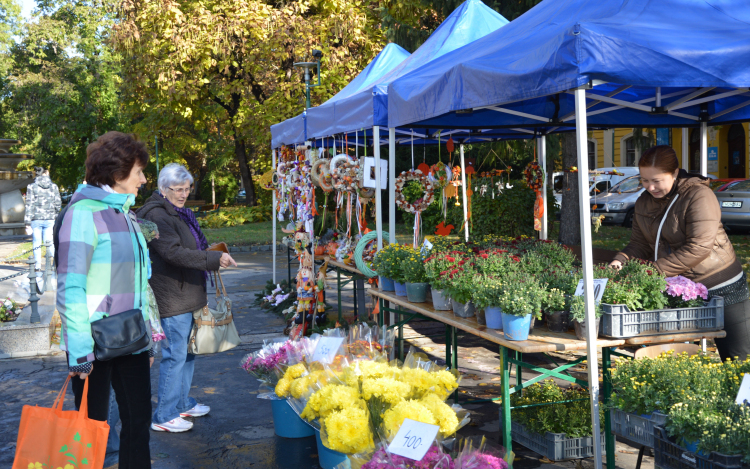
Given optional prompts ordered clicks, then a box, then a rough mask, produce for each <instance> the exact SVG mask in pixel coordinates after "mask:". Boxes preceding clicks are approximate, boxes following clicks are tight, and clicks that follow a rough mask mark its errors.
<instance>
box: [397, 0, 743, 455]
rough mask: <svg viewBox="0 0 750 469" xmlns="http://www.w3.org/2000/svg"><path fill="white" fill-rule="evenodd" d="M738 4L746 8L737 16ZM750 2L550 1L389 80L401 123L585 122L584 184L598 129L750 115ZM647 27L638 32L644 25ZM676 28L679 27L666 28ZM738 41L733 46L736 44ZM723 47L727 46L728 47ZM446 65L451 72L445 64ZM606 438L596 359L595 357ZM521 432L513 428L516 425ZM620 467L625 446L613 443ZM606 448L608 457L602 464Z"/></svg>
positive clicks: (585, 253) (584, 222) (586, 209)
mask: <svg viewBox="0 0 750 469" xmlns="http://www.w3.org/2000/svg"><path fill="white" fill-rule="evenodd" d="M731 12H740V13H738V15H739V16H735V15H734V13H731ZM743 15H746V6H745V5H743V4H742V2H721V6H718V5H713V4H712V2H703V3H700V4H696V3H695V2H688V1H684V0H668V1H663V2H658V3H657V2H650V1H646V0H641V1H635V2H624V3H623V2H598V1H584V2H581V1H577V0H576V1H573V0H568V1H562V2H560V1H558V2H551V1H546V2H543V3H541V4H540V5H538V6H536V7H535V8H533V9H532V10H530V11H529V12H527V13H526V14H525V15H523V16H521V17H520V18H518V19H517V20H515V21H514V22H512V23H511V24H510V25H508V26H506V27H504V28H502V29H501V30H498V31H496V32H494V33H491V34H489V35H488V36H486V37H484V38H482V39H479V40H477V41H476V42H475V43H473V44H471V45H470V46H469V47H465V48H463V49H460V50H457V51H454V52H453V53H449V54H446V55H445V56H443V57H440V58H438V59H436V60H435V61H434V62H433V63H432V64H431V66H430V67H425V68H424V69H421V70H417V71H415V72H412V73H410V74H408V75H407V76H404V77H402V78H400V79H398V80H395V81H394V82H393V83H391V84H390V85H389V90H388V100H389V121H388V125H389V126H390V127H391V128H395V127H402V126H409V125H414V126H424V127H432V128H446V127H450V128H458V127H460V128H469V129H471V128H488V127H489V128H492V127H519V126H523V127H526V128H533V129H537V130H538V131H539V132H540V135H544V134H546V133H548V132H549V131H552V130H556V128H557V127H558V126H561V125H565V124H566V123H569V124H572V123H573V122H575V124H576V140H577V147H578V183H579V186H581V187H583V186H585V185H586V182H587V174H588V161H587V154H586V149H587V144H586V141H587V128H588V125H589V124H596V125H600V126H609V127H618V126H619V127H622V126H633V127H662V126H664V127H679V126H686V127H687V126H699V127H700V128H701V136H702V139H701V149H702V151H701V153H702V159H701V161H702V163H701V172H702V174H704V175H705V174H706V132H707V126H708V124H709V123H711V124H714V125H719V124H721V123H725V122H733V121H738V120H747V119H748V117H750V115H749V114H748V113H750V107H748V105H750V99H748V94H747V91H748V88H747V87H748V85H750V71H749V70H748V68H747V67H745V66H743V65H739V66H738V64H746V63H748V58H750V41H749V40H748V39H750V32H749V31H748V29H747V28H746V21H743V20H742V16H743ZM636 31H637V34H634V32H636ZM665 31H668V33H667V34H665ZM727 41H730V42H731V44H732V47H726V45H727ZM717 51H720V52H717ZM440 69H442V72H440ZM579 203H580V206H581V230H582V240H583V249H582V257H583V269H584V276H583V277H584V284H585V289H584V295H585V305H586V318H587V319H586V322H587V326H588V327H587V329H588V330H589V334H590V335H589V337H588V341H587V342H588V354H589V356H592V357H593V356H596V343H595V340H594V337H593V333H594V327H593V325H594V323H593V321H594V318H593V316H594V314H593V310H594V297H593V293H594V288H593V262H592V261H591V259H592V252H591V224H590V200H589V194H588V192H587V191H580V200H579ZM589 374H590V379H589V383H590V384H591V410H592V418H593V419H594V422H595V425H594V438H595V440H596V441H597V443H596V444H595V445H594V446H595V447H596V448H598V447H599V445H598V438H599V431H598V429H599V425H598V418H595V417H594V416H598V414H599V392H598V386H597V384H598V380H597V379H596V375H597V366H596V361H595V360H591V361H590V366H589ZM504 432H506V434H505V440H506V441H508V442H509V441H510V433H509V429H507V428H506V429H504ZM607 450H608V451H607V458H608V461H607V462H608V464H607V465H608V466H612V467H613V466H614V447H613V446H610V447H608V448H607ZM601 463H602V460H601V454H600V453H598V454H597V457H596V464H597V467H601Z"/></svg>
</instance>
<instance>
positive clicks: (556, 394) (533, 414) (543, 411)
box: [511, 379, 604, 438]
mask: <svg viewBox="0 0 750 469" xmlns="http://www.w3.org/2000/svg"><path fill="white" fill-rule="evenodd" d="M588 397H589V393H588V391H587V390H586V389H583V388H578V387H574V388H571V389H563V388H561V387H560V386H558V385H557V384H555V382H554V381H553V380H551V379H548V380H545V381H543V382H541V383H535V384H532V385H531V386H529V387H528V388H526V389H524V390H523V393H516V394H513V395H511V404H512V405H513V406H514V407H515V406H525V405H532V404H543V403H548V402H559V401H573V402H565V403H562V404H550V405H545V406H538V407H530V408H526V409H516V410H514V411H513V419H514V420H515V421H517V422H519V423H521V424H522V425H524V426H525V427H526V428H527V429H529V430H531V431H532V432H535V433H539V434H541V435H544V434H545V433H547V432H552V433H565V434H566V435H567V436H568V437H571V438H580V437H584V436H591V426H592V425H591V406H590V403H589V399H587V398H588ZM599 418H600V420H602V421H604V409H602V408H600V409H599Z"/></svg>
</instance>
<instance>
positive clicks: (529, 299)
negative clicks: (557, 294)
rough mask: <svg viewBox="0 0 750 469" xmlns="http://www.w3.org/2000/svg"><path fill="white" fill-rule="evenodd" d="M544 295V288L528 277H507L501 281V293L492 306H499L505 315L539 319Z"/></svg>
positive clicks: (521, 275)
mask: <svg viewBox="0 0 750 469" xmlns="http://www.w3.org/2000/svg"><path fill="white" fill-rule="evenodd" d="M545 293H546V291H545V288H544V287H543V286H542V285H540V284H539V282H537V281H536V280H535V279H534V278H533V277H531V276H529V275H525V274H519V275H513V276H508V277H506V278H504V279H503V280H502V291H501V293H500V296H499V297H498V298H497V304H495V305H494V306H499V307H500V309H502V311H503V313H505V314H511V315H513V316H526V315H527V314H532V315H534V316H535V317H536V318H537V319H539V318H541V310H542V300H543V298H544V296H545Z"/></svg>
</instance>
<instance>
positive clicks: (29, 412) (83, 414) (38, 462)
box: [13, 376, 109, 469]
mask: <svg viewBox="0 0 750 469" xmlns="http://www.w3.org/2000/svg"><path fill="white" fill-rule="evenodd" d="M68 383H70V376H68V379H67V380H65V384H64V385H63V388H62V390H61V391H60V394H58V395H57V399H55V403H54V404H53V405H52V408H51V409H50V408H47V407H37V406H33V407H32V406H29V405H25V406H23V411H22V412H21V425H20V427H19V428H18V440H17V442H16V459H15V460H14V461H13V469H30V468H33V469H58V468H62V469H84V468H85V469H102V467H103V466H104V455H105V454H106V452H107V436H108V435H109V425H107V422H100V421H98V420H91V419H89V418H88V394H89V380H88V379H86V383H85V384H84V386H83V398H82V399H81V409H80V410H79V411H77V412H76V411H75V410H63V401H65V391H67V389H68Z"/></svg>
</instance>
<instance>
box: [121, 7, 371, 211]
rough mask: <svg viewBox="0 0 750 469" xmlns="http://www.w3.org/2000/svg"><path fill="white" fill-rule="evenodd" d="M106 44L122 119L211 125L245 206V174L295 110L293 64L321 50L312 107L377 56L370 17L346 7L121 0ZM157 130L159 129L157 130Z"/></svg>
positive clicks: (255, 168)
mask: <svg viewBox="0 0 750 469" xmlns="http://www.w3.org/2000/svg"><path fill="white" fill-rule="evenodd" d="M117 14H118V17H119V22H118V24H117V25H116V27H115V29H114V31H115V34H114V36H113V42H112V43H113V45H114V46H115V48H116V50H118V51H119V52H120V53H121V54H122V55H123V57H124V60H125V61H126V63H127V67H124V69H123V87H122V90H123V97H124V99H125V104H126V106H127V108H128V110H129V112H130V113H131V114H132V115H144V114H150V115H152V116H153V115H160V116H167V117H165V118H164V122H162V123H163V124H168V123H169V121H170V120H173V119H172V118H171V117H169V116H170V114H175V113H176V114H178V115H179V116H181V117H182V118H183V119H185V120H189V121H191V122H192V123H193V125H194V126H195V127H196V128H198V127H201V126H202V127H207V126H213V125H215V123H218V124H216V125H218V126H220V127H221V128H223V129H224V131H225V132H224V138H226V139H229V140H231V141H232V142H233V145H234V154H235V157H236V160H237V163H238V165H239V169H240V174H241V176H242V181H243V185H244V186H245V190H246V193H247V203H248V204H250V205H254V204H255V203H256V201H257V194H256V189H255V186H254V184H253V179H252V177H253V175H254V174H257V173H258V172H259V169H262V168H264V167H267V166H268V161H269V160H270V152H271V148H270V145H269V142H270V131H269V127H270V125H271V124H275V123H278V122H281V121H283V120H285V119H287V118H289V117H291V116H294V115H296V114H299V113H300V112H301V111H302V110H304V86H303V85H302V75H301V71H299V70H297V69H295V67H294V63H295V62H299V61H304V60H309V59H310V56H309V54H310V52H311V50H312V49H313V48H316V49H319V50H321V51H322V52H323V54H324V55H323V59H322V64H321V75H322V79H323V83H324V84H325V85H324V86H323V87H321V88H322V89H317V90H316V91H315V92H314V93H313V103H314V104H320V103H321V102H323V101H325V100H326V99H328V98H329V97H330V96H332V95H333V94H334V93H335V92H337V91H338V90H340V89H341V88H343V87H344V86H345V85H346V84H347V83H348V82H349V81H351V79H352V78H354V77H355V76H356V74H357V73H359V71H361V70H362V69H363V68H364V67H365V66H366V65H367V64H368V63H369V62H370V61H371V60H372V58H373V57H374V56H375V55H376V54H377V53H378V52H379V51H380V50H381V49H382V47H383V45H384V41H383V37H382V34H381V32H380V30H379V29H378V21H379V19H378V16H377V14H376V13H375V11H374V10H373V9H372V8H371V7H370V6H369V4H366V3H362V2H359V1H355V0H345V1H339V2H333V1H330V0H322V1H317V0H316V1H310V0H297V1H289V2H285V3H273V2H260V1H241V2H237V1H233V0H209V1H205V0H204V1H198V0H186V1H181V2H177V1H173V0H164V1H159V2H149V1H145V0H122V1H120V2H119V4H118V9H117ZM160 129H161V127H160Z"/></svg>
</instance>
